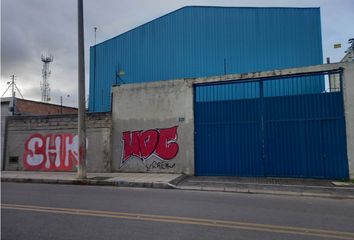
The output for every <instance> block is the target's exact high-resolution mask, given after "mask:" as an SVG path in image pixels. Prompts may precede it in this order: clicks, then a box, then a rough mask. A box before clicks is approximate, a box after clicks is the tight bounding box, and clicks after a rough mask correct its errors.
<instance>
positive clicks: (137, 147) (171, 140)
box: [122, 126, 179, 163]
mask: <svg viewBox="0 0 354 240" xmlns="http://www.w3.org/2000/svg"><path fill="white" fill-rule="evenodd" d="M122 140H123V144H124V145H123V158H122V163H124V162H125V161H127V160H128V159H129V158H131V157H133V156H135V157H138V158H140V159H141V160H143V161H144V160H146V159H147V158H149V157H151V156H153V155H154V156H156V157H158V158H161V159H162V160H171V159H173V158H174V157H176V155H177V153H178V149H179V146H178V144H177V142H176V141H177V126H176V127H171V128H162V129H150V130H146V131H133V132H130V131H128V132H123V137H122Z"/></svg>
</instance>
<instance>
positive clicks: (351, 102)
mask: <svg viewBox="0 0 354 240" xmlns="http://www.w3.org/2000/svg"><path fill="white" fill-rule="evenodd" d="M343 80H344V81H343V97H344V112H345V123H346V132H347V154H348V163H349V175H350V178H351V179H354V62H351V63H346V64H345V65H344V74H343Z"/></svg>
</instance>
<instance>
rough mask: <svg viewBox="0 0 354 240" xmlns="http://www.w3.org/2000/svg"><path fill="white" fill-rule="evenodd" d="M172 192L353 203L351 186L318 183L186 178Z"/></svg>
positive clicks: (228, 178) (329, 182)
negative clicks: (332, 200) (306, 197)
mask: <svg viewBox="0 0 354 240" xmlns="http://www.w3.org/2000/svg"><path fill="white" fill-rule="evenodd" d="M175 188H177V189H182V190H198V191H220V192H236V193H258V194H275V195H290V196H311V197H334V198H353V199H354V183H350V182H341V181H332V180H318V179H293V178H247V177H243V178H242V177H209V176H208V177H202V176H201V177H194V176H190V177H187V178H185V179H183V180H182V181H180V182H179V183H178V184H177V185H176V186H175Z"/></svg>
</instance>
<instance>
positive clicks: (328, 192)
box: [175, 186, 354, 199]
mask: <svg viewBox="0 0 354 240" xmlns="http://www.w3.org/2000/svg"><path fill="white" fill-rule="evenodd" d="M273 187H274V186H273ZM276 187H277V189H257V188H252V187H244V188H240V187H223V188H221V187H208V186H175V189H179V190H187V191H207V192H227V193H248V194H268V195H282V196H302V197H325V198H337V199H338V198H339V199H343V198H346V199H354V189H353V192H352V193H348V192H346V193H338V192H336V190H337V189H330V188H327V189H322V190H321V192H314V191H306V189H302V190H297V189H289V188H287V189H279V187H278V186H276ZM280 187H281V186H280Z"/></svg>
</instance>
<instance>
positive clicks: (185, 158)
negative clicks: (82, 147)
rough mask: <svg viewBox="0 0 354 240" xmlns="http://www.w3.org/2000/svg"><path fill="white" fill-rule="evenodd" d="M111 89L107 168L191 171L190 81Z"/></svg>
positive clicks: (191, 121) (192, 130)
mask: <svg viewBox="0 0 354 240" xmlns="http://www.w3.org/2000/svg"><path fill="white" fill-rule="evenodd" d="M112 93H113V101H112V122H113V138H112V143H113V148H112V150H113V152H112V169H113V171H121V172H164V173H185V174H191V175H193V174H194V119H193V85H192V84H191V83H188V82H187V81H183V80H182V81H181V80H173V81H161V82H152V83H143V84H127V85H121V86H116V87H113V89H112Z"/></svg>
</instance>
